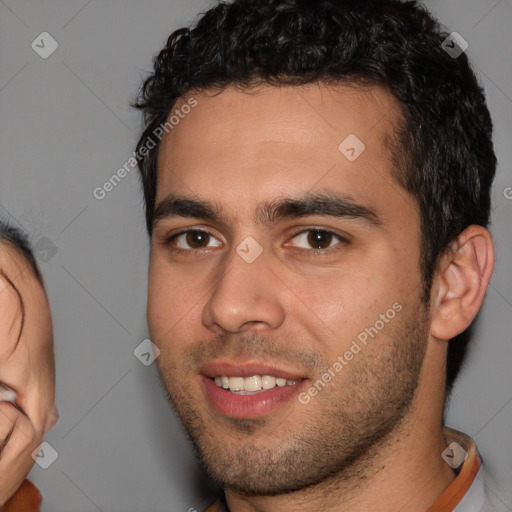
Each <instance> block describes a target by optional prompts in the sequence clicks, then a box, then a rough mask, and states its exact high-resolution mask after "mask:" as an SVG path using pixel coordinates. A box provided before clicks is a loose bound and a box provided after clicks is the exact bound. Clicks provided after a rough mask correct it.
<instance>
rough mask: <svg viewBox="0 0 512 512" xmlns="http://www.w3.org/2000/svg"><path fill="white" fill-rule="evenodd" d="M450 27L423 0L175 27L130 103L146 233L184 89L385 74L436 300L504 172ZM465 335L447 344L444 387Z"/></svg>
mask: <svg viewBox="0 0 512 512" xmlns="http://www.w3.org/2000/svg"><path fill="white" fill-rule="evenodd" d="M448 37H449V34H448V33H447V32H446V31H445V30H444V29H443V27H442V26H441V25H440V24H439V22H438V21H437V20H436V19H435V18H434V17H433V16H432V15H431V14H430V13H429V12H428V11H427V10H426V9H425V7H424V6H422V5H421V4H419V3H418V2H416V1H403V2H402V1H399V0H234V1H233V2H231V3H220V4H219V5H217V6H215V7H213V8H211V9H210V10H208V11H207V12H206V13H204V14H203V15H202V16H201V17H200V18H199V19H198V21H197V22H196V23H195V24H194V26H193V27H191V28H181V29H179V30H176V31H175V32H173V33H172V34H171V35H170V37H169V39H168V41H167V44H166V45H165V47H164V48H163V49H162V50H161V51H160V53H159V54H158V55H157V56H156V57H155V59H154V73H153V74H152V75H150V76H149V77H148V78H147V79H146V81H145V82H144V85H143V86H142V88H141V91H140V93H139V97H138V99H137V101H136V102H135V103H134V106H135V107H137V108H139V109H141V110H142V111H143V114H144V120H145V130H144V132H143V134H142V136H141V138H140V140H139V142H138V145H137V155H138V164H139V169H140V175H141V178H142V185H143V189H144V196H145V203H146V224H147V229H148V232H149V234H150V235H151V232H152V224H153V213H154V208H155V196H156V176H157V154H158V148H159V145H158V143H157V144H156V145H155V147H153V148H152V149H151V150H149V151H146V152H141V150H144V149H146V146H147V143H148V140H149V139H150V138H152V134H153V133H154V130H155V129H157V128H158V127H159V126H161V125H163V124H164V123H165V122H166V121H167V119H168V117H169V115H170V113H171V109H172V107H173V106H174V104H175V102H176V101H177V99H178V98H180V97H183V96H184V95H185V94H186V93H187V92H189V91H206V90H212V89H222V88H225V87H227V86H229V85H237V86H239V87H246V88H250V87H252V86H254V85H257V84H260V83H268V84H270V85H276V86H279V85H304V84H308V83H312V82H323V83H329V84H333V83H334V84H336V83H338V84H344V83H345V84H346V83H356V84H357V83H363V84H367V85H380V86H382V87H384V88H385V89H386V90H387V91H388V92H389V93H390V94H392V95H393V96H394V97H395V99H397V100H398V102H399V104H400V105H401V109H402V113H403V119H402V122H401V126H400V127H399V129H398V130H397V133H396V134H395V146H396V147H395V150H394V151H393V160H394V164H395V165H394V169H393V178H394V179H395V180H396V181H397V183H398V184H399V185H401V186H402V187H403V188H404V189H405V190H406V191H407V192H409V194H410V195H411V196H412V197H413V198H414V199H415V200H416V201H417V204H418V207H419V211H420V216H421V230H422V242H421V262H420V266H421V270H422V280H423V284H424V299H425V301H426V303H427V304H428V302H429V297H430V289H431V284H432V278H433V275H434V272H435V269H436V267H437V263H438V261H439V257H440V256H441V255H442V254H443V253H444V252H445V251H446V250H447V249H448V248H449V247H450V245H451V243H452V242H453V241H454V240H455V239H456V237H457V236H458V235H459V234H460V233H461V232H462V231H463V230H464V229H465V228H466V227H468V226H470V225H472V224H476V225H480V226H484V227H487V225H488V223H489V216H490V188H491V185H492V181H493V179H494V175H495V172H496V157H495V154H494V149H493V143H492V121H491V117H490V114H489V111H488V108H487V106H486V102H485V96H484V93H483V89H482V87H481V86H480V85H479V83H478V81H477V78H476V76H475V73H474V72H473V71H472V69H471V67H470V65H469V63H468V59H467V57H466V55H465V53H464V52H462V53H461V52H460V51H459V52H457V53H461V54H460V55H458V56H457V53H454V52H450V51H449V50H450V48H452V49H455V50H457V49H459V43H458V42H457V39H454V38H453V36H452V37H451V38H450V39H447V38H448ZM455 45H457V46H455ZM462 49H463V48H461V50H462ZM469 335H470V330H469V329H468V330H466V331H465V332H464V333H462V334H461V335H459V336H457V337H456V338H454V339H453V340H451V341H450V343H449V348H448V361H447V380H446V394H447V395H449V393H450V391H451V388H452V386H453V382H454V380H455V378H456V376H457V374H458V372H459V370H460V367H461V365H462V362H463V359H464V356H465V353H466V349H467V343H468V341H469V337H470V336H469Z"/></svg>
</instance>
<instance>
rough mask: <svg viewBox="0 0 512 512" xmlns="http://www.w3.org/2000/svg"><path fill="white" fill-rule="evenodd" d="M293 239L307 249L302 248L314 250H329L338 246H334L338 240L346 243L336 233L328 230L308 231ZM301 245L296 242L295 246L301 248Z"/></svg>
mask: <svg viewBox="0 0 512 512" xmlns="http://www.w3.org/2000/svg"><path fill="white" fill-rule="evenodd" d="M293 238H294V239H295V240H298V241H299V244H301V243H302V244H305V245H306V247H304V246H302V248H304V249H308V248H309V249H311V248H313V249H317V250H321V249H328V248H330V247H332V246H333V245H336V243H334V244H333V242H336V240H338V241H340V242H344V241H345V240H344V239H343V238H341V237H340V236H339V235H337V234H336V233H333V232H332V231H328V230H326V229H307V230H305V231H301V232H300V233H297V234H296V235H295V236H294V237H293ZM299 244H297V243H296V242H295V244H294V245H297V246H298V247H301V246H300V245H299Z"/></svg>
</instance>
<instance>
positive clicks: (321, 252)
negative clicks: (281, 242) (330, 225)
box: [164, 228, 349, 256]
mask: <svg viewBox="0 0 512 512" xmlns="http://www.w3.org/2000/svg"><path fill="white" fill-rule="evenodd" d="M310 231H320V232H321V233H326V234H329V235H333V236H334V237H335V238H337V239H338V240H339V242H340V244H335V245H334V246H330V247H327V248H325V249H302V248H299V249H300V250H302V251H306V252H309V253H312V254H313V255H315V256H324V255H326V253H330V252H331V250H338V249H336V246H337V245H344V244H348V243H349V242H348V240H347V239H345V238H343V237H342V236H340V235H338V234H337V233H335V232H334V231H329V230H328V229H320V228H309V229H303V230H301V231H298V232H297V233H295V234H294V235H293V236H292V237H291V238H292V239H293V238H295V237H297V236H298V235H301V234H303V233H308V232H310ZM190 232H199V233H206V234H208V235H209V236H211V237H213V238H216V237H215V235H214V234H213V233H211V232H210V231H208V230H207V229H184V230H183V231H179V232H178V233H175V234H174V235H171V236H170V237H168V238H167V239H166V240H164V245H165V246H166V247H169V246H170V245H171V244H172V242H173V241H174V240H175V239H176V238H178V237H179V236H181V235H184V234H187V233H190ZM205 249H206V250H208V249H209V248H207V247H205V248H202V249H179V248H174V247H173V248H172V249H171V250H172V251H173V252H175V253H178V254H179V253H183V252H188V253H194V252H199V251H203V250H205Z"/></svg>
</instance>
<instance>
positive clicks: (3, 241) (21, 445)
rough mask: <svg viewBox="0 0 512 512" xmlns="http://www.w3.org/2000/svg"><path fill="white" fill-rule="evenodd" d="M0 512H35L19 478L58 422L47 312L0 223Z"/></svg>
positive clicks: (20, 249)
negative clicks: (49, 431) (0, 510)
mask: <svg viewBox="0 0 512 512" xmlns="http://www.w3.org/2000/svg"><path fill="white" fill-rule="evenodd" d="M0 315H1V321H0V329H1V332H0V508H1V509H2V511H5V512H11V511H12V512H28V511H35V510H38V508H39V504H40V502H41V494H40V493H39V491H38V490H37V488H36V487H35V486H34V485H33V484H31V483H30V482H29V481H28V480H25V477H26V476H27V474H28V473H29V471H30V469H31V468H32V466H33V465H34V461H35V459H34V458H33V456H32V454H33V452H34V451H35V450H37V447H38V446H39V445H40V444H41V442H42V440H43V437H44V435H45V433H46V432H48V430H50V429H51V428H52V427H53V426H54V425H55V423H56V422H57V419H58V413H57V410H56V408H55V405H54V400H55V362H54V355H53V329H52V320H51V314H50V308H49V304H48V299H47V296H46V292H45V290H44V285H43V279H42V276H41V273H40V272H39V269H38V267H37V263H36V261H35V259H34V257H33V254H32V251H31V249H30V247H29V245H28V242H27V239H26V237H25V235H24V234H23V233H21V232H20V231H19V230H18V229H16V228H14V227H12V226H9V225H7V224H5V223H3V222H0Z"/></svg>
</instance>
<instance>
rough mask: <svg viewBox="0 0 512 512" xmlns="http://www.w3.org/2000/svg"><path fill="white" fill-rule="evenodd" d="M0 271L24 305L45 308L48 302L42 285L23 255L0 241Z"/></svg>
mask: <svg viewBox="0 0 512 512" xmlns="http://www.w3.org/2000/svg"><path fill="white" fill-rule="evenodd" d="M0 269H1V270H2V272H3V273H4V274H5V275H6V276H7V277H8V278H9V280H10V281H11V282H12V283H13V285H14V286H15V287H16V289H17V290H18V292H19V294H20V295H21V296H22V297H23V301H24V302H26V303H30V302H34V303H37V304H38V306H39V308H38V309H42V308H47V307H48V300H47V297H46V292H45V290H44V287H43V285H42V283H41V282H40V281H39V279H38V278H37V276H36V274H35V272H34V269H33V267H32V265H31V264H30V262H29V261H28V260H27V259H26V257H25V256H24V254H23V253H22V252H21V251H20V250H19V249H17V248H16V247H14V246H12V245H11V244H10V243H6V242H3V241H0Z"/></svg>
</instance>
